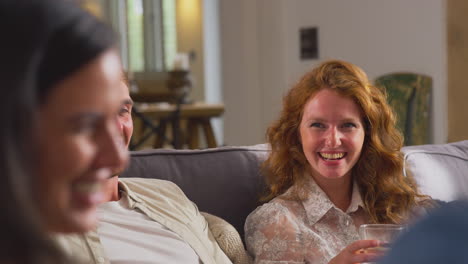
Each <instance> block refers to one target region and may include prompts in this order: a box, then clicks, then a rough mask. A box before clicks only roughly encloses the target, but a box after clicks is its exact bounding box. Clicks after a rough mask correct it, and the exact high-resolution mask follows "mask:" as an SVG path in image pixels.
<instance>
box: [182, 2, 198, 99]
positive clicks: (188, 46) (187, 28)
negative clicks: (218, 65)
mask: <svg viewBox="0 0 468 264" xmlns="http://www.w3.org/2000/svg"><path fill="white" fill-rule="evenodd" d="M202 9H203V8H202V0H177V2H176V24H177V49H178V52H184V53H188V52H191V51H194V52H195V59H194V60H192V61H191V63H190V70H191V71H192V74H193V78H194V87H193V90H192V92H191V94H190V97H191V98H192V99H194V100H197V101H203V100H204V98H205V89H204V87H205V77H204V59H203V58H204V54H203V19H202V17H203V13H202Z"/></svg>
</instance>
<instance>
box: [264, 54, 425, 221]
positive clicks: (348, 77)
mask: <svg viewBox="0 0 468 264" xmlns="http://www.w3.org/2000/svg"><path fill="white" fill-rule="evenodd" d="M322 89H330V90H332V91H335V92H337V93H339V94H340V95H342V96H345V97H347V98H351V99H352V100H354V102H355V103H356V104H357V105H358V106H359V108H360V109H361V111H362V113H363V121H364V126H365V138H364V144H363V147H362V151H361V156H360V158H359V160H358V161H357V163H356V164H355V166H354V167H353V169H352V172H351V173H352V175H353V179H354V180H355V181H356V182H357V184H358V186H359V189H360V192H361V196H362V199H363V202H364V204H365V208H366V210H367V212H368V214H369V215H370V219H371V222H373V223H399V222H401V221H402V220H404V219H405V218H406V217H407V214H408V213H409V211H410V209H411V208H413V207H414V206H415V205H416V204H417V201H418V200H420V199H419V198H426V197H427V196H424V195H421V194H419V192H418V190H417V188H416V184H415V182H414V180H413V179H412V178H411V177H405V176H404V175H403V156H402V154H401V152H400V149H401V147H402V146H403V138H402V136H401V133H400V132H399V131H398V130H397V128H396V126H395V117H394V114H393V111H392V109H391V107H390V106H389V104H388V103H387V100H386V95H385V93H384V92H383V91H382V90H380V89H379V88H377V87H375V86H373V85H372V84H371V83H370V81H369V79H368V78H367V75H366V74H365V73H364V71H362V70H361V69H360V68H359V67H357V66H355V65H353V64H351V63H348V62H344V61H338V60H331V61H325V62H323V63H322V64H320V65H319V66H318V67H316V68H314V69H313V70H312V71H310V72H308V73H307V74H305V75H304V76H303V77H302V79H301V80H300V81H299V82H298V83H297V84H296V85H295V86H294V87H292V89H290V90H289V92H288V93H287V94H286V96H285V97H284V99H283V109H282V111H281V114H280V117H279V119H278V120H277V121H275V122H274V123H273V124H272V125H271V126H270V127H269V128H268V130H267V141H268V142H269V143H270V145H271V154H270V156H269V157H268V159H267V160H266V161H265V163H264V164H263V165H264V166H263V169H264V171H265V175H266V179H267V183H268V186H269V190H268V194H267V195H266V197H265V199H264V200H267V201H268V200H270V199H272V198H274V197H276V196H278V195H280V194H283V193H284V192H285V191H286V190H287V189H289V188H290V187H292V186H294V189H293V195H294V197H295V198H294V199H305V198H306V197H307V191H308V190H306V189H304V188H303V186H305V185H304V184H303V183H304V182H305V181H306V180H307V178H306V177H308V176H307V174H305V173H304V172H305V171H306V169H307V168H308V166H310V165H309V164H308V162H307V160H306V158H305V155H304V153H303V151H302V146H301V142H300V135H299V125H300V123H301V119H302V115H303V109H304V105H305V104H306V103H307V102H308V100H309V99H310V98H311V97H313V96H314V95H315V94H316V93H317V92H318V91H320V90H322Z"/></svg>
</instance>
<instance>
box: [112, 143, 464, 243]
mask: <svg viewBox="0 0 468 264" xmlns="http://www.w3.org/2000/svg"><path fill="white" fill-rule="evenodd" d="M402 151H403V153H405V166H406V171H405V173H412V174H413V175H414V177H415V178H416V181H417V183H418V184H419V186H421V190H422V191H423V192H424V193H426V194H429V195H431V196H432V197H433V198H436V199H440V200H443V201H451V200H454V199H457V198H461V197H464V196H468V140H466V141H460V142H455V143H451V144H442V145H421V146H411V147H404V148H403V149H402ZM267 155H268V148H267V145H264V144H263V145H255V146H249V147H220V148H214V149H205V150H164V149H159V150H149V151H136V152H132V153H131V163H130V166H129V168H128V169H127V170H126V171H125V172H124V173H123V175H121V177H142V178H158V179H165V180H169V181H172V182H174V183H176V184H177V185H178V186H179V187H180V188H181V189H182V190H183V191H184V192H185V194H186V195H187V196H188V197H189V198H190V199H191V200H192V201H193V202H195V204H197V206H198V208H199V209H200V211H204V212H208V213H211V214H214V215H216V216H219V217H221V218H223V219H225V220H226V221H228V222H229V223H231V224H232V225H233V226H234V227H235V228H236V229H237V231H238V232H239V234H240V235H241V237H243V233H244V230H243V226H244V221H245V218H246V217H247V215H248V214H249V213H250V212H251V211H252V210H254V209H255V208H256V206H258V205H259V202H258V198H259V197H260V195H261V194H262V192H263V191H264V183H263V180H262V177H261V174H260V163H261V162H262V161H263V160H264V159H265V157H266V156H267Z"/></svg>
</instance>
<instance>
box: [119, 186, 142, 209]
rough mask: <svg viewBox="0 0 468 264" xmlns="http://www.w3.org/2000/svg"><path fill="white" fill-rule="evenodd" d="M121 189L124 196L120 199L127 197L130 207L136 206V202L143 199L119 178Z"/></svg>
mask: <svg viewBox="0 0 468 264" xmlns="http://www.w3.org/2000/svg"><path fill="white" fill-rule="evenodd" d="M119 190H120V191H121V192H122V197H121V198H120V199H126V200H127V201H128V205H129V207H130V208H132V209H133V208H134V207H135V204H136V203H138V202H141V199H140V198H139V197H138V195H136V194H135V193H134V192H132V190H130V188H128V186H127V184H126V183H124V182H123V181H120V180H119Z"/></svg>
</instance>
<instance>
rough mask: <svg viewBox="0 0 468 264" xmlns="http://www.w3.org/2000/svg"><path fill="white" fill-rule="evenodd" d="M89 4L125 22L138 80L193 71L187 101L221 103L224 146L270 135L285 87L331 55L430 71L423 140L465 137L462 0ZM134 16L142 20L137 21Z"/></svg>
mask: <svg viewBox="0 0 468 264" xmlns="http://www.w3.org/2000/svg"><path fill="white" fill-rule="evenodd" d="M83 5H84V6H86V7H87V8H88V9H90V10H92V11H93V12H95V13H96V14H98V15H99V16H101V17H103V18H104V19H106V20H107V21H109V22H110V23H111V24H113V25H114V27H116V26H115V25H120V28H117V30H118V31H119V32H120V33H121V36H122V41H121V42H122V44H121V46H122V47H121V48H122V59H123V64H124V67H125V68H126V71H127V72H128V73H129V74H130V77H131V78H134V79H135V80H136V82H135V83H137V84H138V83H139V84H140V86H141V87H148V88H147V89H143V90H145V91H146V90H148V89H149V91H150V92H151V90H152V89H153V92H155V93H158V91H161V90H164V89H166V91H167V89H168V87H167V79H168V72H170V71H173V70H177V69H178V68H181V67H182V68H183V69H187V70H188V71H189V80H190V82H189V86H190V88H189V89H188V92H187V95H186V97H187V99H188V100H187V102H192V103H193V102H204V103H207V104H219V105H222V109H221V108H220V109H218V112H216V114H213V116H209V122H210V128H211V129H212V130H213V131H214V140H215V142H216V146H224V145H226V146H245V145H253V144H258V143H263V142H265V137H264V134H265V131H266V128H267V127H268V125H269V124H270V122H271V121H272V120H274V118H275V117H276V116H277V115H278V111H279V110H280V108H281V98H282V96H283V94H284V93H285V91H287V90H288V89H289V88H290V87H291V86H292V84H294V83H295V82H296V81H297V80H298V78H299V77H300V76H301V75H302V74H304V73H305V72H306V71H308V70H309V69H311V68H312V67H314V66H315V65H317V64H318V63H319V62H321V61H323V60H326V59H342V60H347V61H350V62H352V63H354V64H357V65H358V66H360V67H362V68H363V69H364V70H365V71H366V73H367V74H368V75H369V78H370V79H372V80H376V79H377V78H379V77H381V76H384V75H388V74H393V73H411V74H417V75H423V76H428V77H429V78H430V79H431V85H430V86H431V87H430V88H431V91H430V100H429V102H428V105H427V109H428V113H425V115H426V118H427V122H428V124H427V128H426V129H425V130H428V131H426V132H427V140H425V141H421V142H422V143H423V144H424V143H427V144H432V143H436V144H440V143H447V142H454V141H459V140H464V139H466V138H467V135H468V124H467V123H466V114H465V113H466V112H467V111H468V109H467V108H468V106H467V105H466V104H465V102H464V99H463V98H467V96H468V90H467V89H466V85H468V83H467V82H468V81H466V78H464V76H465V73H464V70H465V69H466V68H467V67H466V66H468V65H467V61H468V60H466V58H467V57H468V45H466V43H467V40H466V39H467V38H468V26H466V25H467V23H465V22H466V18H465V16H464V15H463V10H466V8H468V4H467V3H465V2H464V1H454V0H430V1H425V0H420V1H411V2H407V1H403V0H397V1H367V0H359V1H352V2H350V1H348V2H343V1H337V0H333V1H325V2H324V1H310V0H296V1H281V0H258V1H249V0H238V1H227V0H161V1H153V0H151V1H146V0H127V1H123V0H118V1H115V0H113V1H106V0H88V1H83ZM125 11H126V12H127V13H126V15H125V14H124V12H125ZM129 12H133V13H134V15H133V16H131V15H129V14H130V13H129ZM119 14H120V16H121V18H120V20H116V17H118V15H119ZM135 14H137V15H138V14H139V19H140V21H139V22H135V21H133V22H132V21H131V19H132V17H138V16H136V15H135ZM122 17H127V20H125V19H123V20H122ZM151 18H153V20H151ZM129 19H130V20H129ZM155 21H156V22H155ZM119 23H120V24H119ZM122 23H124V24H125V23H127V24H126V25H123V24H122ZM138 23H140V24H138ZM122 25H123V26H122ZM138 25H145V26H144V27H143V28H144V29H141V26H140V29H138ZM149 25H151V27H152V29H153V31H152V34H149V33H148V32H149V31H150V30H149V28H151V27H150V26H149ZM158 26H159V28H158V30H159V31H158V30H155V28H156V27H158ZM124 28H125V29H126V31H125V32H124V33H122V32H123V31H122V30H123V29H124ZM171 30H172V31H171ZM306 30H312V31H314V32H315V33H314V34H315V35H314V36H313V38H314V39H313V41H314V42H315V43H314V44H313V46H314V47H313V48H314V49H315V52H316V54H315V57H314V56H312V57H310V56H309V57H304V56H302V54H301V52H302V51H303V50H302V49H303V48H305V47H303V45H304V41H302V42H301V34H302V33H301V32H304V31H306ZM138 34H140V35H138ZM148 34H149V35H148ZM138 36H139V37H138ZM158 38H161V40H162V41H161V40H159V41H160V42H159V43H156V42H157V41H158ZM148 39H150V40H148ZM137 40H139V41H140V43H138V41H137ZM151 41H152V42H151ZM141 42H144V44H142V43H141ZM151 43H155V47H149V46H150V44H151ZM138 45H140V46H139V48H137V46H138ZM138 56H140V57H141V58H145V61H144V62H142V61H141V60H138V59H135V58H137V57H138ZM158 56H159V57H160V58H159V59H158ZM132 58H133V59H132ZM151 58H155V59H151ZM176 68H177V69H176ZM145 81H146V83H145ZM148 83H149V85H148ZM141 87H140V90H141ZM153 122H154V120H153ZM155 124H156V125H157V124H158V122H155ZM183 126H184V125H182V127H183ZM185 126H186V125H185ZM139 127H142V126H141V125H138V126H137V128H136V129H138V128H139ZM171 129H172V128H169V129H168V131H170V130H171ZM195 130H199V131H200V132H199V133H198V132H197V133H198V135H197V137H199V141H200V142H199V143H197V145H196V146H197V148H206V147H208V144H207V142H206V141H207V140H208V139H207V138H208V137H205V136H204V134H206V133H205V132H204V131H205V130H204V129H202V127H200V128H195ZM191 131H194V130H193V129H192V130H191ZM164 133H168V134H169V135H168V137H171V135H170V132H164ZM186 134H187V133H186ZM136 135H138V133H136ZM152 140H153V139H152ZM197 141H198V139H197ZM151 142H152V141H151ZM421 142H420V143H417V142H416V143H413V144H422V143H421ZM409 143H410V145H411V142H409ZM143 145H144V144H143ZM154 146H155V145H153V144H152V143H150V144H149V145H147V146H146V147H154ZM159 146H163V147H168V148H171V147H173V146H171V145H170V144H169V145H168V144H165V145H161V144H160V145H159ZM211 146H213V144H211ZM180 147H183V148H191V147H189V145H188V144H187V145H184V146H180ZM192 148H193V147H192Z"/></svg>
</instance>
